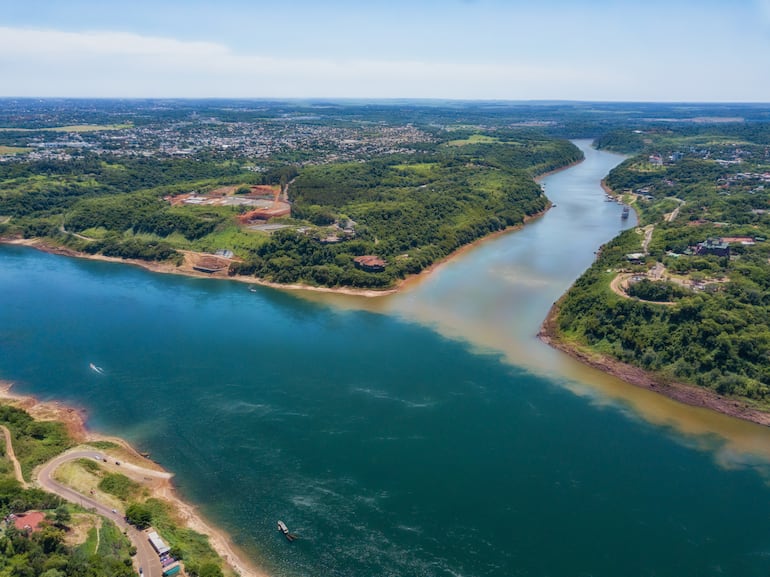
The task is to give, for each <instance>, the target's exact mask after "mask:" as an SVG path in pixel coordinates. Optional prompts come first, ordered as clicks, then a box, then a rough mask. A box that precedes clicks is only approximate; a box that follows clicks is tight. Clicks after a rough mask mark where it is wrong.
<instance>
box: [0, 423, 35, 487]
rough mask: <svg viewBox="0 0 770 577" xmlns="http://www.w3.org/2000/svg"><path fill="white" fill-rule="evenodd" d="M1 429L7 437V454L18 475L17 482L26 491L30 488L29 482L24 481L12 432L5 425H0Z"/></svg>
mask: <svg viewBox="0 0 770 577" xmlns="http://www.w3.org/2000/svg"><path fill="white" fill-rule="evenodd" d="M0 429H2V430H3V434H4V435H5V453H6V454H7V455H8V458H9V459H10V460H11V463H13V471H14V473H16V480H17V481H18V482H19V483H21V486H22V487H24V488H25V489H26V488H27V487H28V486H29V485H28V484H27V482H26V481H25V480H24V475H22V474H21V464H20V463H19V460H18V459H17V458H16V453H14V452H13V441H12V439H11V431H9V430H8V427H6V426H5V425H0Z"/></svg>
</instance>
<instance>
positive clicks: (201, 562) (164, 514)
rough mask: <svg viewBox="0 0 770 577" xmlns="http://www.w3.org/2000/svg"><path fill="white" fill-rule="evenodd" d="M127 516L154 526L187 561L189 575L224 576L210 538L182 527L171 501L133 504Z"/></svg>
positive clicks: (148, 501) (142, 524)
mask: <svg viewBox="0 0 770 577" xmlns="http://www.w3.org/2000/svg"><path fill="white" fill-rule="evenodd" d="M126 518H127V519H128V520H129V522H130V523H132V524H134V525H136V526H137V527H140V528H142V527H148V526H150V525H152V526H153V527H154V528H155V529H156V530H157V531H158V533H159V534H160V535H161V537H163V539H164V540H165V541H166V542H167V543H168V544H169V546H170V547H171V551H172V554H173V555H174V556H175V557H177V558H178V559H183V560H184V565H185V569H186V570H187V572H188V573H189V574H190V575H192V576H194V577H195V576H197V577H207V576H208V577H221V575H222V561H221V559H220V558H219V556H218V555H217V553H216V551H214V549H213V548H212V547H211V545H210V544H209V540H208V537H206V536H205V535H201V534H200V533H198V532H196V531H193V530H192V529H188V528H186V527H182V526H181V523H180V522H179V520H178V519H176V518H175V516H174V511H173V509H172V508H171V506H170V505H169V504H168V503H166V502H164V501H161V500H159V499H147V501H145V502H144V503H132V504H131V505H129V507H128V508H127V509H126Z"/></svg>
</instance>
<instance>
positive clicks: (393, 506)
mask: <svg viewBox="0 0 770 577" xmlns="http://www.w3.org/2000/svg"><path fill="white" fill-rule="evenodd" d="M597 154H598V153H597ZM598 160H600V161H602V162H606V163H609V164H611V162H617V159H614V160H612V159H610V158H609V156H602V155H600V156H599V157H598ZM605 169H607V168H606V166H604V165H603V164H599V165H597V166H596V167H594V171H601V170H605ZM582 170H585V168H583V169H582ZM568 172H569V171H567V172H564V173H561V174H560V175H554V177H556V176H558V177H559V178H560V179H561V180H562V181H566V182H563V183H562V184H559V181H556V183H555V184H554V181H552V180H551V181H547V183H546V188H547V190H549V189H550V187H551V186H552V185H553V186H554V187H556V186H563V187H565V188H564V189H563V191H566V192H568V191H569V190H570V186H571V185H570V182H571V181H570V180H569V179H568V176H569V175H568ZM605 172H606V170H605ZM564 175H567V177H565V176H564ZM594 176H595V175H594ZM601 176H603V174H598V177H601ZM554 177H551V178H554ZM598 177H597V178H595V179H594V184H593V186H594V188H595V187H596V186H597V184H598V182H597V181H598ZM572 186H576V185H575V184H574V182H573V184H572ZM578 189H579V187H578V188H575V189H573V190H578ZM549 193H550V192H549ZM555 193H556V192H555ZM594 194H595V196H596V195H597V194H598V196H596V198H594V197H586V199H584V200H583V201H580V200H579V198H578V196H580V195H575V198H574V202H575V203H576V205H575V206H574V207H573V208H572V209H570V206H569V202H568V201H567V200H564V201H562V200H559V201H558V207H557V208H556V209H555V210H554V211H552V213H549V214H553V218H554V219H556V218H557V215H559V211H562V216H559V218H560V219H563V220H556V221H555V222H556V224H555V225H554V228H552V229H550V232H549V229H548V228H546V225H547V223H548V222H549V221H548V218H549V217H548V216H547V217H546V218H545V219H543V220H541V221H539V222H538V223H536V224H537V225H538V227H539V228H529V230H534V231H536V232H535V233H534V234H536V235H538V236H539V238H540V240H539V242H538V246H539V249H542V250H545V249H547V248H548V247H551V250H553V251H554V254H563V250H562V253H559V252H558V250H557V247H558V246H559V244H561V246H562V247H565V246H566V247H567V248H569V249H570V251H572V252H570V253H568V254H567V255H566V256H563V257H553V258H561V259H562V261H561V264H560V263H559V262H541V261H538V258H535V256H537V255H534V256H533V254H532V253H531V252H528V251H526V250H524V249H522V248H521V247H520V246H519V245H520V244H522V242H524V241H522V239H521V238H518V240H517V237H516V235H515V234H514V235H510V236H506V237H503V238H501V239H498V240H496V241H493V242H491V243H489V244H488V245H485V246H484V247H481V248H480V249H479V251H480V252H472V253H469V254H468V255H465V256H464V257H463V258H462V259H460V261H458V263H456V264H455V263H453V264H452V265H450V266H448V267H446V268H443V269H441V270H440V271H439V272H438V274H436V275H435V276H434V277H433V278H432V279H431V280H429V281H427V282H426V283H424V284H422V285H419V286H418V287H416V288H415V289H414V290H413V291H411V292H410V293H407V294H406V295H403V296H400V297H398V298H397V299H391V300H390V301H387V302H386V303H385V304H383V305H377V306H382V307H383V308H384V309H386V311H387V314H382V313H377V312H371V311H367V310H355V307H352V306H349V307H341V306H331V305H329V304H327V303H325V302H312V301H309V300H306V299H302V298H298V297H297V296H295V295H291V294H285V293H282V292H279V291H274V290H270V289H260V290H259V291H258V292H256V293H252V292H249V291H248V290H247V289H246V288H245V287H244V285H242V284H238V283H231V282H221V281H208V280H201V279H190V278H183V277H175V276H163V275H155V274H151V273H148V272H146V271H143V270H140V269H136V268H133V267H128V266H121V265H115V264H111V263H101V262H91V261H81V260H75V259H67V258H62V257H57V256H52V255H48V254H43V253H39V252H35V251H33V250H29V249H25V248H19V247H8V246H5V247H0V295H1V296H0V299H2V300H1V301H0V375H1V376H2V377H3V378H5V379H8V380H11V381H14V382H16V383H17V390H18V391H20V392H26V393H32V394H35V395H37V396H39V397H42V398H56V399H62V400H65V401H68V402H71V403H73V404H76V405H78V406H82V407H84V408H86V409H87V411H88V412H89V415H90V418H89V425H90V426H92V427H93V428H96V429H98V430H100V431H104V432H109V433H114V434H118V435H121V436H124V437H126V438H128V439H130V440H131V441H133V442H134V443H135V444H136V445H137V446H138V447H139V448H140V450H146V451H150V452H151V453H152V455H153V457H154V458H155V459H156V460H158V461H159V462H161V463H162V464H163V465H164V466H166V467H167V468H168V469H170V470H171V471H173V472H175V473H176V475H177V477H176V483H177V485H178V487H179V489H180V491H181V493H182V494H183V495H184V496H185V497H187V498H189V499H190V500H192V501H193V502H195V503H197V504H199V505H200V506H201V508H202V510H203V512H204V513H205V514H206V515H207V516H208V517H209V518H211V519H212V520H213V521H215V522H216V523H217V524H218V525H220V526H222V527H223V528H225V529H226V530H227V531H229V532H230V534H231V535H232V536H233V539H234V541H235V542H236V543H237V544H238V545H239V546H240V547H242V548H243V550H244V551H246V552H247V553H249V555H250V556H252V557H253V558H254V559H255V560H256V561H257V562H258V563H259V564H261V565H262V566H264V567H265V568H266V569H267V570H268V571H269V572H271V573H272V574H274V575H277V576H284V575H285V576H299V575H335V576H365V575H371V576H380V575H383V576H384V575H405V576H407V575H415V576H416V575H424V576H445V575H446V576H452V575H455V576H457V575H462V576H486V575H488V576H513V575H531V576H589V575H591V576H595V577H599V576H601V577H613V576H621V575H622V576H637V575H638V576H653V575H654V576H672V577H673V576H677V577H683V576H693V577H694V576H705V575H731V576H747V577H748V576H753V575H757V576H759V575H762V576H766V575H767V573H768V568H770V498H769V497H770V490H768V486H767V484H766V482H765V476H764V475H763V473H764V471H765V465H764V461H763V460H762V459H761V458H760V457H752V456H744V457H743V458H741V459H736V462H740V463H746V462H749V463H750V464H751V465H752V466H734V467H731V468H725V467H724V466H720V465H719V464H717V460H716V459H715V455H716V454H717V453H718V452H719V451H720V449H721V448H722V447H723V446H724V443H723V441H721V440H720V439H719V438H718V437H717V436H716V435H714V436H712V437H707V438H699V440H698V442H695V441H694V440H693V438H692V437H690V436H687V435H684V434H680V433H679V432H677V430H676V429H675V428H672V427H670V426H659V425H655V424H651V423H649V422H647V421H645V420H644V419H643V418H641V417H640V416H638V415H637V414H636V413H635V412H634V410H633V408H630V407H629V406H628V405H627V404H624V403H623V402H618V401H612V402H609V403H608V404H604V405H599V404H597V403H596V399H595V398H593V397H590V396H579V395H575V394H574V393H573V392H571V391H570V389H568V388H565V387H564V386H563V385H564V384H565V380H569V378H570V377H568V376H565V375H563V374H561V375H560V374H559V371H558V367H557V366H556V365H555V364H554V363H555V361H554V363H550V364H549V361H548V359H549V358H551V357H549V356H548V355H549V354H551V353H546V352H544V351H545V350H549V351H550V349H541V348H539V344H536V343H537V341H535V340H534V338H533V337H532V333H531V331H530V329H529V328H527V329H526V330H525V329H519V328H511V325H512V324H517V323H516V319H517V317H516V313H515V311H513V312H512V311H511V310H510V309H511V307H514V305H512V304H511V303H498V306H496V307H492V308H491V309H490V300H491V301H495V299H502V298H503V297H502V296H500V295H504V294H505V287H506V286H507V287H509V290H511V291H513V292H512V293H511V294H518V293H517V292H516V291H519V290H523V289H522V288H521V287H523V286H528V287H532V286H533V282H532V281H533V279H535V280H536V279H540V280H539V281H538V282H539V283H541V284H539V285H538V284H537V283H535V288H534V289H533V290H534V292H535V293H537V294H539V295H540V297H539V300H538V299H534V300H529V299H527V298H524V297H517V298H513V297H512V298H511V299H510V300H512V301H518V302H519V304H518V305H517V306H518V307H519V313H518V315H519V316H518V318H519V319H520V320H521V323H520V324H522V325H532V324H534V326H535V327H536V324H537V323H538V322H539V320H537V318H538V317H539V318H542V316H544V312H543V311H542V310H533V309H538V307H543V306H545V310H547V305H548V304H550V300H549V299H551V300H553V298H552V297H551V292H555V293H556V296H558V294H559V291H562V290H563V288H561V287H560V283H562V284H563V283H566V285H568V284H569V282H571V280H570V279H569V278H568V276H569V275H571V274H573V272H572V268H575V269H579V270H582V268H585V266H587V264H588V263H590V262H591V259H592V257H593V255H592V252H593V250H595V249H596V247H597V246H598V244H599V243H600V242H602V240H601V239H600V240H599V241H598V242H596V241H594V242H595V244H594V245H593V246H589V241H588V240H585V239H584V240H578V238H580V239H583V236H581V234H582V233H581V234H577V233H576V235H575V236H574V237H573V238H572V240H569V241H566V242H565V241H564V237H565V236H567V235H568V233H569V230H568V229H567V228H566V227H568V226H571V224H570V223H572V226H579V227H580V226H582V225H580V223H581V222H582V221H580V219H579V218H578V216H579V215H575V214H573V216H572V217H570V212H569V211H570V210H573V211H574V210H576V211H578V212H580V211H582V212H583V213H585V215H586V216H595V215H596V213H597V212H598V211H610V210H613V209H614V210H616V211H618V213H619V207H617V205H611V204H610V203H602V200H601V192H600V191H599V192H598V193H596V192H595V191H594ZM597 198H598V200H597ZM590 203H593V204H590ZM598 222H599V223H601V222H607V223H608V224H607V225H606V226H604V227H603V228H602V226H603V225H601V224H597V225H596V226H597V227H599V229H601V230H595V231H594V232H593V233H592V234H595V238H599V237H601V236H603V237H604V240H607V239H608V238H610V237H611V236H612V235H613V234H614V233H615V232H616V230H617V228H618V227H619V222H618V219H617V218H615V217H613V219H612V220H611V221H608V220H607V219H604V220H601V219H600V220H599V221H598ZM605 229H606V230H605ZM527 230H528V229H525V230H524V231H522V232H523V233H526V231H527ZM581 230H582V229H581ZM583 232H585V231H583ZM527 234H531V233H527ZM558 235H561V239H559V238H558ZM523 238H524V240H526V242H531V239H528V238H527V237H523ZM592 238H593V237H592ZM558 240H560V242H557V241H558ZM498 243H499V244H498ZM495 247H496V248H495ZM493 255H496V257H495V258H498V260H495V258H493ZM533 259H534V260H533ZM541 260H542V259H541ZM501 262H502V263H505V266H503V265H501V264H500V263H501ZM462 263H468V265H467V266H471V267H472V266H482V268H485V267H486V269H489V270H494V271H496V272H495V273H494V275H493V276H494V278H498V279H503V280H500V281H499V282H498V284H497V285H496V287H493V286H491V285H492V281H491V280H489V281H484V282H481V281H480V279H479V278H478V276H476V277H474V276H473V275H471V274H468V272H467V270H466V272H465V274H463V269H462ZM479 263H486V264H483V265H479ZM508 267H510V270H508ZM570 267H571V268H570ZM581 267H582V268H581ZM544 269H547V270H544ZM579 270H578V273H579ZM511 271H514V272H511ZM527 271H528V272H527ZM536 273H537V274H536ZM481 274H482V273H481V271H478V275H481ZM527 274H529V277H527ZM574 276H576V274H575V275H574ZM574 276H573V279H574ZM506 279H507V280H506ZM452 284H454V286H455V287H456V291H455V292H454V293H452V291H451V286H452ZM474 284H475V286H476V292H475V293H474ZM566 285H565V286H566ZM549 291H550V292H549ZM420 299H423V301H422V302H423V304H424V306H422V307H421V306H420ZM479 317H481V318H479ZM484 326H487V327H488V331H485V330H484V329H483V327H484ZM465 331H467V334H466V335H464V334H463V333H464V332H465ZM490 335H491V336H490ZM496 339H497V340H496ZM502 341H505V342H502ZM517 350H519V351H524V352H523V353H521V356H522V357H523V360H522V361H521V362H519V363H517V362H512V361H511V359H512V358H514V359H515V358H516V351H517ZM553 358H556V357H553ZM90 362H93V363H94V364H96V365H98V366H101V367H103V368H104V373H105V374H104V375H98V374H96V373H94V372H93V371H90V370H89V368H88V364H89V363H90ZM545 365H548V367H546V368H549V370H541V369H542V368H543V367H544V366H545ZM704 447H706V448H705V449H704ZM277 519H283V520H284V521H285V522H286V523H287V525H288V526H289V527H290V529H291V530H292V531H293V532H295V533H297V534H298V535H300V537H301V538H300V540H298V541H296V542H295V543H293V544H291V545H290V544H288V543H287V542H286V540H285V539H283V537H281V536H280V534H278V532H277V531H276V530H275V522H276V520H277Z"/></svg>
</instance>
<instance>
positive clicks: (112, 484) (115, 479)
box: [93, 463, 141, 501]
mask: <svg viewBox="0 0 770 577" xmlns="http://www.w3.org/2000/svg"><path fill="white" fill-rule="evenodd" d="M93 464H96V463H93ZM99 489H101V490H102V491H104V492H105V493H110V494H111V495H115V496H116V497H117V498H118V499H120V500H121V501H128V500H129V499H131V498H133V497H135V496H136V495H137V494H138V493H139V492H140V491H141V485H139V483H137V482H136V481H132V480H131V479H129V478H128V477H126V476H125V475H122V474H120V473H107V474H106V475H104V477H103V478H102V480H101V481H99Z"/></svg>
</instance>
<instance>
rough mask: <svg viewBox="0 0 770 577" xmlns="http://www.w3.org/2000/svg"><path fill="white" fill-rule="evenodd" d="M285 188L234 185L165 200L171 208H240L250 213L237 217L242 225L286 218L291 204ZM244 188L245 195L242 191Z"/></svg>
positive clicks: (289, 212)
mask: <svg viewBox="0 0 770 577" xmlns="http://www.w3.org/2000/svg"><path fill="white" fill-rule="evenodd" d="M287 188H288V187H287V186H285V185H284V186H277V185H275V186H267V185H260V184H254V185H240V186H238V185H236V186H223V187H220V188H217V189H214V190H212V191H210V192H207V193H205V194H201V193H197V192H190V193H186V194H179V195H177V196H173V197H166V200H167V201H168V202H170V203H171V205H172V206H184V205H188V206H189V205H192V206H244V207H251V209H250V210H248V211H247V212H244V213H243V214H241V215H239V216H238V221H239V222H240V223H241V224H242V225H244V226H248V225H253V224H263V223H265V222H266V221H268V220H270V219H271V218H276V217H279V216H289V215H290V214H291V204H289V201H288V199H287ZM244 189H248V192H243V191H244Z"/></svg>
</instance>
